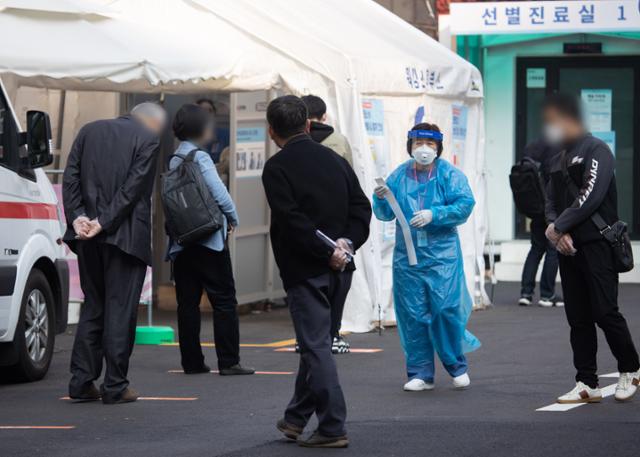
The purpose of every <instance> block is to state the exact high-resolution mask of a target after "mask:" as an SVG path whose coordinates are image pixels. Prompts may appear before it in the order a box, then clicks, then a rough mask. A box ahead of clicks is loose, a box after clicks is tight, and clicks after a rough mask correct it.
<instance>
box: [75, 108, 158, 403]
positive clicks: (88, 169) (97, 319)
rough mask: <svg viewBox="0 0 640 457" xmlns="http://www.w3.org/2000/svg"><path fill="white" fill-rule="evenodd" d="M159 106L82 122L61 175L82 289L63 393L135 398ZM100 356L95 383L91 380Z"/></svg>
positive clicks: (109, 400) (119, 400)
mask: <svg viewBox="0 0 640 457" xmlns="http://www.w3.org/2000/svg"><path fill="white" fill-rule="evenodd" d="M165 123H166V113H165V111H164V110H163V109H162V108H161V107H160V106H159V105H156V104H154V103H142V104H140V105H137V106H136V107H135V108H134V109H133V110H132V111H131V114H129V115H125V116H121V117H118V118H116V119H109V120H100V121H95V122H92V123H89V124H87V125H85V126H84V127H83V128H82V129H81V130H80V132H79V133H78V136H77V137H76V139H75V141H74V144H73V147H72V148H71V152H70V154H69V159H68V161H67V167H66V169H65V171H64V179H63V200H64V210H65V214H66V219H67V231H66V233H65V236H64V241H65V242H66V243H67V244H68V245H69V247H70V248H71V249H72V250H73V252H75V253H76V254H77V256H78V265H79V269H80V284H81V286H82V291H83V293H84V296H85V300H84V303H83V305H82V309H81V312H80V322H79V323H78V328H77V330H76V337H75V341H74V344H73V352H72V354H71V373H72V378H71V382H70V383H69V396H70V397H71V398H72V399H74V400H78V401H90V400H98V399H100V397H102V401H103V402H104V403H123V402H129V401H135V400H136V399H137V397H138V396H137V393H136V392H135V391H134V390H133V389H130V388H129V387H128V385H129V381H128V380H127V371H128V369H129V357H130V356H131V351H132V350H133V342H134V338H135V327H136V317H137V308H138V304H139V301H140V300H139V299H140V293H141V291H142V286H143V283H144V278H145V273H146V269H147V265H150V264H151V192H152V190H153V181H154V176H155V167H156V159H157V149H158V144H159V134H160V132H161V131H162V129H163V128H164V125H165ZM103 358H104V360H105V362H106V370H105V374H104V381H103V384H102V386H101V389H100V391H98V389H97V388H96V386H95V384H94V381H95V380H96V379H97V378H98V377H99V376H100V373H101V371H102V361H103Z"/></svg>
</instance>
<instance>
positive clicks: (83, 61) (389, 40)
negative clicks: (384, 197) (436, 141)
mask: <svg viewBox="0 0 640 457" xmlns="http://www.w3.org/2000/svg"><path fill="white" fill-rule="evenodd" d="M0 36H4V41H3V42H4V43H11V44H10V45H5V46H3V47H2V48H1V49H0V73H9V74H12V75H15V76H16V77H17V81H18V84H22V85H31V86H42V87H49V88H61V89H75V90H108V91H119V92H144V91H151V92H166V93H180V92H205V91H209V90H224V91H234V92H235V91H249V90H268V89H278V90H281V91H284V92H290V93H295V94H305V93H314V94H317V95H320V96H321V97H323V98H324V99H325V100H326V101H327V104H328V108H329V115H330V117H331V119H332V120H333V122H334V124H336V126H337V127H338V129H339V130H340V131H342V132H343V133H344V134H345V135H346V136H347V137H348V138H349V140H350V142H351V143H352V148H353V150H354V161H355V166H354V168H355V169H356V172H357V174H358V176H359V177H360V180H361V183H362V185H363V187H364V188H365V190H366V191H367V192H371V190H372V187H373V179H374V178H375V177H376V176H377V175H378V174H379V173H381V172H390V171H391V170H392V169H393V168H394V167H395V166H397V165H398V164H399V163H400V162H402V161H403V160H405V159H406V151H405V150H404V147H405V146H404V143H405V135H406V131H407V130H408V129H409V128H410V127H411V126H412V125H413V123H414V119H417V114H416V113H417V112H419V113H424V117H425V118H428V119H429V120H430V121H432V122H435V123H437V124H439V125H440V126H441V127H442V128H443V130H444V131H445V138H447V139H446V141H445V150H446V151H451V150H452V149H454V147H453V146H454V145H453V143H452V140H451V135H448V132H451V130H452V122H453V121H452V114H451V113H452V107H455V106H459V107H463V108H464V112H465V116H464V119H465V122H466V125H465V138H464V141H462V142H460V141H459V142H458V143H457V144H456V145H455V146H456V148H457V149H456V150H457V151H458V154H459V155H460V159H461V160H460V164H459V165H460V166H461V168H462V169H463V171H464V172H465V173H466V174H467V176H468V177H469V179H470V182H471V185H472V188H473V190H474V192H475V195H476V199H477V201H478V204H477V206H476V210H475V211H474V216H473V217H472V218H471V219H470V221H469V222H468V223H467V224H465V226H463V227H462V229H461V238H462V242H463V251H464V256H465V267H466V271H467V276H468V284H469V286H470V289H471V290H472V291H473V290H475V291H476V294H477V293H478V292H479V291H480V290H481V289H480V284H479V283H478V281H476V276H479V277H480V278H481V276H482V275H477V272H478V271H479V269H481V268H482V250H483V245H484V239H485V233H486V229H485V223H484V221H485V205H484V198H485V190H484V178H483V166H484V144H483V143H484V138H483V118H482V80H481V76H480V73H479V72H478V70H477V69H476V68H475V67H473V66H472V65H470V64H469V63H468V62H466V61H465V60H463V59H462V58H460V57H459V56H457V55H456V54H454V53H452V52H450V51H449V50H447V49H446V48H444V47H443V46H441V45H440V44H439V43H437V42H436V41H434V40H432V39H431V38H429V37H427V36H426V35H424V34H423V33H421V32H420V31H418V30H417V29H414V28H413V27H411V26H410V25H408V24H407V23H405V22H404V21H402V20H401V19H399V18H398V17H396V16H395V15H393V14H392V13H390V12H388V11H387V10H385V9H384V8H382V7H381V6H379V5H377V4H376V3H374V2H373V1H370V0H349V1H344V0H324V1H323V2H317V1H314V0H295V1H294V0H269V1H268V2H267V1H260V0H153V1H151V0H117V1H107V0H105V1H102V2H99V3H98V2H89V1H80V0H64V1H51V0H49V1H45V0H20V1H19V0H0ZM27 37H28V39H26V38H27ZM370 100H375V101H376V103H378V104H380V106H383V107H384V110H383V111H384V113H383V116H384V142H385V144H386V145H387V147H386V148H383V149H384V150H385V151H386V152H385V155H386V157H384V158H383V160H382V162H384V163H383V165H384V166H383V167H381V166H380V162H381V158H380V157H379V155H380V154H379V153H380V150H379V151H377V152H372V146H371V138H370V136H369V135H368V132H367V129H366V127H365V120H364V117H363V101H365V102H367V101H370ZM381 150H382V149H381ZM447 153H448V152H445V155H446V154H447ZM376 154H377V155H378V156H376ZM449 158H451V157H449ZM382 231H383V226H382V225H381V224H379V223H373V224H372V236H371V239H370V241H369V242H368V243H367V245H366V246H365V247H364V248H363V249H362V250H361V251H360V253H359V257H360V258H359V259H358V263H359V265H360V267H361V268H360V269H359V273H358V274H357V275H356V278H355V280H354V287H353V290H352V293H351V294H350V297H349V301H348V304H347V311H346V313H345V323H344V326H343V327H344V328H345V329H347V330H354V331H364V330H369V329H370V328H371V326H372V321H373V320H376V319H377V315H378V305H381V306H382V308H383V309H385V310H388V309H389V305H390V303H391V302H390V274H391V273H390V263H391V257H390V255H391V250H392V244H393V242H392V241H389V239H388V238H385V236H384V234H383V233H382ZM387 319H388V320H393V313H392V312H391V311H390V312H389V313H388V314H387Z"/></svg>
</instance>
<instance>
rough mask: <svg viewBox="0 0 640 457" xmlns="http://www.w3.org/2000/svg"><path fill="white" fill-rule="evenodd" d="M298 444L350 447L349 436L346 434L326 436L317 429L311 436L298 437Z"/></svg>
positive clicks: (305, 445) (322, 446) (303, 445)
mask: <svg viewBox="0 0 640 457" xmlns="http://www.w3.org/2000/svg"><path fill="white" fill-rule="evenodd" d="M297 441H298V446H302V447H321V448H345V447H349V438H347V435H344V436H324V435H321V434H320V432H318V431H317V430H316V431H315V432H313V434H312V435H311V436H310V437H309V438H302V437H299V438H298V440H297Z"/></svg>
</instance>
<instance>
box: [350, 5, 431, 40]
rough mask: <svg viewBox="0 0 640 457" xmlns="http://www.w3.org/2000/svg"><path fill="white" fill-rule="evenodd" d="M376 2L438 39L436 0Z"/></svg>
mask: <svg viewBox="0 0 640 457" xmlns="http://www.w3.org/2000/svg"><path fill="white" fill-rule="evenodd" d="M345 1H346V0H345ZM375 1H376V3H379V4H380V5H382V6H384V7H385V8H387V9H388V10H389V11H391V12H393V13H395V14H396V15H397V16H400V17H401V18H402V19H404V20H405V21H407V22H408V23H409V24H411V25H413V26H414V27H416V28H417V29H420V30H422V31H423V32H424V33H426V34H427V35H429V36H430V37H432V38H435V39H437V36H438V19H437V17H438V15H437V13H436V0H375Z"/></svg>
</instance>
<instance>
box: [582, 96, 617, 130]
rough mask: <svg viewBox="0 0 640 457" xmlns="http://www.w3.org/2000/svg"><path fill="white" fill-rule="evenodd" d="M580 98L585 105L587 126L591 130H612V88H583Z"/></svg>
mask: <svg viewBox="0 0 640 457" xmlns="http://www.w3.org/2000/svg"><path fill="white" fill-rule="evenodd" d="M580 98H581V99H582V103H583V106H584V115H585V121H586V123H587V127H588V128H589V130H590V131H591V132H610V131H611V100H612V98H613V97H612V92H611V89H582V91H581V93H580Z"/></svg>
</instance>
